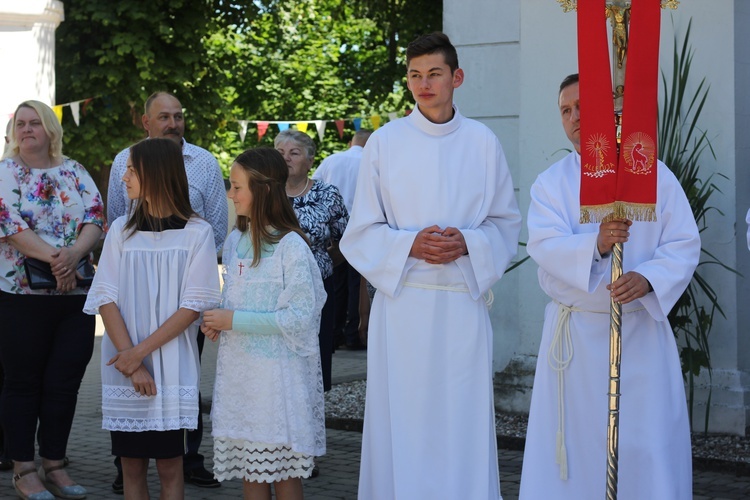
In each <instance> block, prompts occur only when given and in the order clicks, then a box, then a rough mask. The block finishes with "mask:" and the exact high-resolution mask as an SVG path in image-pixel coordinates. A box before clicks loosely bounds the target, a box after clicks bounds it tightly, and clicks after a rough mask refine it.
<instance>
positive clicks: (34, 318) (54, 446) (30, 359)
mask: <svg viewBox="0 0 750 500" xmlns="http://www.w3.org/2000/svg"><path fill="white" fill-rule="evenodd" d="M85 301H86V296H85V295H21V294H12V293H5V292H0V318H3V321H4V323H5V324H4V325H3V328H2V330H1V331H0V360H1V361H2V365H3V369H4V370H5V381H4V384H3V392H2V396H1V400H0V421H2V425H3V428H4V430H5V436H4V437H5V448H6V454H7V457H8V458H10V459H12V460H16V461H21V462H30V461H32V460H34V456H35V455H34V437H35V435H36V434H37V423H38V425H39V428H38V436H37V438H38V441H39V455H40V456H41V457H43V458H46V459H49V460H62V459H63V458H65V450H66V448H67V445H68V437H69V436H70V428H71V426H72V425H73V415H74V414H75V410H76V402H77V401H78V389H79V388H80V386H81V380H82V379H83V375H84V373H86V366H87V365H88V363H89V361H90V360H91V355H92V354H93V352H94V329H95V327H96V326H95V325H96V319H95V318H94V316H90V315H88V314H84V313H83V304H84V302H85Z"/></svg>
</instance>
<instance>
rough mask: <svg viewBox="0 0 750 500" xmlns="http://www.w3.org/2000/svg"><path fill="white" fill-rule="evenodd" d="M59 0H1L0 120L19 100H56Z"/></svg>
mask: <svg viewBox="0 0 750 500" xmlns="http://www.w3.org/2000/svg"><path fill="white" fill-rule="evenodd" d="M64 17H65V16H64V10H63V3H62V2H60V1H58V0H24V1H22V2H20V1H18V2H10V1H5V2H0V61H3V69H4V72H3V73H4V76H3V78H2V81H0V121H2V126H4V125H5V120H6V118H8V117H9V116H10V114H11V113H13V111H15V109H16V107H17V106H18V104H19V103H20V102H22V101H25V100H27V99H36V100H39V101H42V102H44V103H47V104H49V105H53V104H55V29H57V26H59V24H60V23H61V22H62V21H63V19H64Z"/></svg>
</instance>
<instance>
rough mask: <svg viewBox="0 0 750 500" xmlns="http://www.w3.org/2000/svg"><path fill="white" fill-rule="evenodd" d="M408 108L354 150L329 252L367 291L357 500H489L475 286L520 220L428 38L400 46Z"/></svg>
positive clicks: (491, 468) (444, 57)
mask: <svg viewBox="0 0 750 500" xmlns="http://www.w3.org/2000/svg"><path fill="white" fill-rule="evenodd" d="M406 58H407V85H408V88H409V90H410V91H411V93H412V95H413V96H414V100H415V101H416V103H417V106H416V107H415V108H414V111H413V112H412V113H411V114H410V115H409V116H408V117H405V118H402V119H399V120H395V121H392V122H390V123H388V124H386V125H385V126H384V127H382V128H381V129H378V130H377V131H375V132H374V133H373V134H372V136H371V137H370V140H369V141H368V142H367V146H365V151H364V155H363V158H362V164H361V166H360V171H359V179H358V181H357V193H356V196H355V198H354V206H353V209H352V216H351V218H350V219H349V225H348V226H347V229H346V232H345V233H344V237H343V239H342V240H341V250H342V252H343V254H344V256H345V257H346V259H347V260H348V261H349V263H350V264H352V266H354V267H355V268H356V269H357V270H358V271H359V272H360V273H361V274H362V275H363V276H364V277H365V278H366V279H367V280H369V281H370V282H371V283H372V284H373V285H374V286H375V288H376V289H377V292H376V294H375V299H374V301H373V304H372V311H371V315H370V329H369V340H368V345H367V350H368V351H367V400H366V404H365V421H364V433H363V437H362V463H361V468H360V478H359V498H360V499H361V500H370V499H377V500H380V499H383V498H409V499H411V498H429V499H431V500H434V499H456V498H471V499H472V500H478V499H493V500H495V499H498V498H500V482H499V477H498V467H497V450H496V446H495V443H496V437H495V436H496V433H495V420H494V408H493V404H492V393H493V387H492V326H491V324H490V318H489V314H488V312H487V305H486V303H485V300H484V297H483V294H485V293H486V292H487V291H488V290H489V289H490V287H491V286H492V285H493V284H494V283H495V282H496V281H497V280H498V279H500V277H501V276H502V275H503V272H504V271H505V269H506V268H507V266H508V264H509V263H510V261H511V259H512V258H513V256H514V255H515V254H516V249H517V245H518V233H519V230H520V226H521V216H520V214H519V212H518V206H517V204H516V199H515V196H514V194H513V183H512V181H511V177H510V173H509V171H508V165H507V163H506V161H505V156H504V154H503V149H502V147H501V146H500V143H499V142H498V140H497V138H496V137H495V135H494V134H493V133H492V132H491V131H490V130H489V129H488V128H487V127H485V126H484V125H482V124H481V123H479V122H476V121H474V120H470V119H468V118H465V117H463V116H461V114H460V113H459V111H458V108H457V107H456V106H455V105H454V104H453V92H454V90H455V89H456V88H458V87H459V86H460V85H461V83H462V82H463V79H464V73H463V71H462V70H461V69H460V68H458V57H457V55H456V50H455V48H454V47H453V45H452V44H451V43H450V40H449V39H448V37H447V36H445V35H444V34H442V33H433V34H430V35H425V36H422V37H420V38H418V39H417V40H415V41H414V42H412V43H410V44H409V46H408V48H407V50H406Z"/></svg>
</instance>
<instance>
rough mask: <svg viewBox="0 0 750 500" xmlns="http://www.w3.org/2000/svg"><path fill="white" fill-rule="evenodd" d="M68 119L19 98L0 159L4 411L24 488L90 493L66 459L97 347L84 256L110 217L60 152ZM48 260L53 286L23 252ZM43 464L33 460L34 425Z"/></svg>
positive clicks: (40, 493)
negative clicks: (41, 285)
mask: <svg viewBox="0 0 750 500" xmlns="http://www.w3.org/2000/svg"><path fill="white" fill-rule="evenodd" d="M62 133H63V131H62V127H61V126H60V123H59V122H58V120H57V118H56V116H55V114H54V112H53V111H52V110H51V109H50V108H49V106H47V105H45V104H43V103H41V102H38V101H25V102H23V103H21V104H20V105H19V106H18V108H17V109H16V112H15V114H14V117H13V125H12V129H11V135H10V139H11V140H10V144H9V148H8V150H7V151H6V154H5V156H4V157H3V159H2V161H0V231H1V232H0V317H2V319H3V328H2V330H1V331H0V361H2V365H3V368H4V369H5V384H4V387H3V393H2V402H1V404H0V421H1V422H2V425H3V427H4V428H5V440H6V441H5V445H6V451H7V454H8V457H9V458H11V459H12V460H13V461H14V467H13V472H14V475H13V485H14V487H15V489H16V491H17V492H18V494H19V496H20V497H21V498H27V497H29V496H32V495H33V496H32V498H34V499H35V500H37V499H38V500H44V499H50V500H51V499H54V496H53V494H54V495H57V496H58V497H62V498H74V499H75V498H84V497H85V496H86V490H85V489H84V488H83V487H82V486H80V485H77V484H76V483H75V482H74V481H73V480H72V479H71V478H70V477H69V476H68V473H67V471H66V470H65V469H63V468H62V466H63V459H64V458H65V450H66V447H67V444H68V436H69V435H70V428H71V425H72V422H73V414H74V413H75V406H76V399H77V394H78V388H79V387H80V385H81V380H82V379H83V375H84V372H85V371H86V365H87V364H88V362H89V360H90V359H91V354H92V352H93V349H94V328H95V318H94V317H93V316H88V315H86V314H84V313H83V310H82V309H83V304H84V302H85V300H86V292H87V290H88V288H86V287H80V286H78V280H79V279H80V278H82V276H81V275H80V273H79V272H78V271H77V270H76V269H77V266H78V263H79V261H81V260H82V259H89V260H90V259H91V256H90V253H91V251H92V249H93V248H94V246H95V245H96V244H97V242H98V241H99V238H100V237H101V235H102V231H103V227H104V215H103V204H102V199H101V196H100V194H99V190H98V189H97V188H96V186H95V185H94V182H93V180H92V179H91V176H90V175H89V174H88V172H86V169H84V168H83V167H82V166H81V165H80V164H79V163H77V162H75V161H74V160H71V159H70V158H67V157H65V156H63V155H62ZM29 257H31V258H34V259H38V260H40V261H43V262H47V263H49V264H50V269H51V271H52V274H53V275H54V279H55V281H56V287H55V288H52V289H34V290H32V289H31V288H30V286H29V283H28V280H27V277H26V273H25V271H24V261H25V260H26V258H29ZM37 423H38V431H39V434H38V440H39V455H40V456H41V458H42V466H41V467H40V469H39V472H38V474H37V471H36V469H35V465H34V436H35V434H36V432H37Z"/></svg>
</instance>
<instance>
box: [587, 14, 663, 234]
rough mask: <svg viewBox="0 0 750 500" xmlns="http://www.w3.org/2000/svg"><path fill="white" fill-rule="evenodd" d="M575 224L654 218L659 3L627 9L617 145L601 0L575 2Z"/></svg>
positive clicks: (648, 219)
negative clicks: (577, 162)
mask: <svg viewBox="0 0 750 500" xmlns="http://www.w3.org/2000/svg"><path fill="white" fill-rule="evenodd" d="M577 9H578V68H579V78H580V81H579V95H580V101H581V104H580V106H581V199H580V202H581V216H580V222H581V223H589V222H602V221H604V220H607V219H609V218H613V217H615V218H628V219H630V220H641V221H653V220H656V176H657V174H656V170H657V169H656V159H657V156H656V137H657V135H656V120H657V113H658V94H657V92H658V81H659V80H658V71H659V31H660V18H661V1H660V0H632V3H631V6H630V7H629V10H630V12H629V15H630V32H629V35H628V42H627V43H628V47H627V66H626V69H625V90H624V97H623V106H622V127H621V143H620V147H619V154H618V147H617V131H616V127H615V121H614V118H613V116H614V106H613V93H612V77H611V73H610V71H611V70H610V68H611V65H610V61H609V50H608V44H609V41H608V38H607V25H606V3H605V0H585V1H579V2H577Z"/></svg>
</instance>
